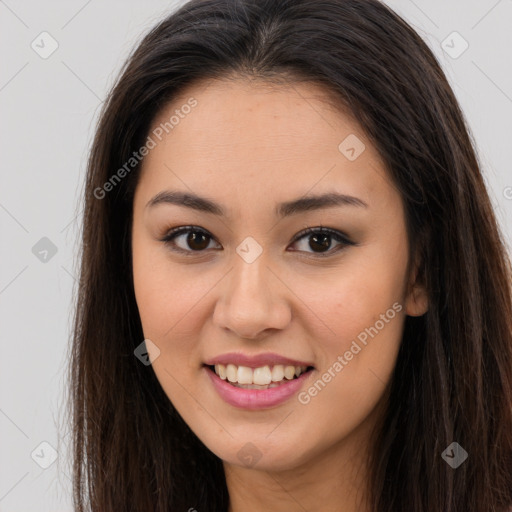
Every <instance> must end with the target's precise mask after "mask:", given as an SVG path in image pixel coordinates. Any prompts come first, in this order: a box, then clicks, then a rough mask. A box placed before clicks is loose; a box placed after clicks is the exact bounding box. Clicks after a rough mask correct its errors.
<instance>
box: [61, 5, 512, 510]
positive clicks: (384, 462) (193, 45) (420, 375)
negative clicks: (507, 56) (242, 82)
mask: <svg viewBox="0 0 512 512" xmlns="http://www.w3.org/2000/svg"><path fill="white" fill-rule="evenodd" d="M233 74H234V75H245V76H251V77H255V78H259V79H263V80H267V81H271V80H279V77H286V79H287V80H290V79H296V80H310V81H313V82H315V83H318V84H320V85H322V86H324V88H326V90H327V89H328V90H329V91H331V92H332V93H334V95H335V96H336V97H337V98H338V100H339V103H340V105H344V106H346V107H348V109H349V110H350V111H351V112H352V113H353V114H354V115H355V118H356V119H358V121H359V122H360V123H361V125H362V127H363V128H364V130H365V132H366V134H367V135H368V137H369V139H370V140H371V141H372V142H373V144H374V145H375V147H376V148H377V150H378V151H379V153H380V155H381V157H382V159H383V161H384V162H385V163H386V166H387V168H388V169H389V172H390V175H391V177H392V180H393V181H394V184H395V186H396V187H397V189H398V190H399V191H400V193H401V195H402V197H403V201H404V205H405V212H406V223H407V231H408V237H409V243H410V248H411V251H412V250H413V249H414V251H415V254H416V252H417V253H418V254H419V255H420V257H421V264H420V271H419V275H418V279H421V280H422V281H423V282H424V284H425V286H426V288H427V292H428V296H429V311H428V312H427V313H426V314H425V315H424V316H422V317H417V318H412V317H407V318H406V321H405V330H404V335H403V339H402V343H401V348H400V352H399V356H398V359H397V363H396V368H395V372H394V375H393V378H392V381H391V383H390V386H389V406H388V408H387V412H386V414H385V418H384V420H383V422H382V424H380V425H379V426H378V429H377V430H376V432H375V436H374V439H373V441H374V448H373V451H372V454H371V458H370V460H369V467H370V475H371V477H370V480H369V482H368V484H369V489H370V496H371V505H372V509H373V510H374V511H375V512H397V511H407V512H423V511H425V512H427V511H428V512H456V511H457V512H458V511H464V512H485V511H488V512H491V511H492V512H501V511H504V510H506V509H507V507H510V506H512V300H511V266H510V260H509V258H508V255H507V253H506V249H505V244H504V242H503V239H502V236H501V235H500V231H499V228H498V226H497V222H496V219H495V215H494V213H493V210H492V207H491V203H490V200H489V196H488V194H487V191H486V188H485V186H484V181H483V179H482V175H481V170H480V169H481V164H480V162H479V161H478V160H477V156H476V154H475V150H474V147H473V142H472V139H471V136H470V131H469V128H468V127H467V125H466V121H465V119H464V116H463V113H462V112H461V110H460V108H459V105H458V103H457V100H456V98H455V96H454V94H453V92H452V90H451V88H450V86H449V84H448V81H447V79H446V77H445V75H444V73H443V71H442V69H441V67H440V65H439V63H438V62H437V60H436V58H435V57H434V55H433V54H432V52H431V51H430V50H429V48H428V47H427V45H426V44H425V42H424V41H423V40H422V39H421V37H420V36H419V35H418V34H417V33H416V32H415V31H414V30H413V29H412V28H411V27H410V26H409V25H408V24H407V23H406V22H405V21H404V20H403V19H402V18H401V17H399V16H398V15H397V14H395V13H394V12H393V11H392V10H390V9H389V8H388V7H386V6H385V5H384V4H382V3H380V2H379V1H377V0H316V1H311V0H236V1H235V0H193V1H191V2H189V3H187V4H185V5H183V6H182V7H181V8H180V9H179V10H178V11H177V12H175V13H173V14H171V15H170V16H169V17H167V18H166V19H164V20H163V21H162V22H161V23H159V24H158V25H157V26H156V27H155V28H153V29H152V30H151V31H150V33H149V34H147V36H146V37H145V38H144V39H143V40H142V42H141V43H140V44H139V45H138V47H137V48H136V50H135V51H134V52H133V54H132V55H131V57H130V58H129V60H128V61H127V62H126V64H125V66H124V68H123V70H122V72H121V74H120V77H119V78H118V80H117V82H116V84H115V86H114V87H113V89H112V91H111V92H110V94H109V96H108V98H107V100H106V101H105V104H104V106H103V110H102V113H101V117H100V120H99V125H98V128H97V132H96V136H95V139H94V142H93V145H92V149H91V153H90V158H89V162H88V172H87V178H86V183H85V191H84V218H83V234H82V245H83V246H82V255H81V268H80V281H79V293H78V297H77V304H76V312H75V317H74V337H73V345H72V353H71V361H70V366H69V368H70V375H69V378H70V390H71V393H70V402H69V405H70V411H71V413H72V414H71V428H72V437H73V471H74V473H73V484H74V488H73V492H74V503H75V507H76V510H77V511H78V512H83V511H84V510H88V509H89V507H90V509H91V510H92V511H94V512H114V511H116V512H117V511H123V512H127V511H132V510H133V511H138V512H141V511H150V510H151V511H154V512H169V511H179V510H183V511H185V510H188V509H190V508H195V509H196V510H198V511H207V510H208V511H223V512H225V511H226V510H227V508H228V502H229V496H228V492H227V487H226V482H225V476H224V471H223V466H222V461H221V460H220V459H219V458H218V457H216V456H215V455H214V454H212V453H211V452H210V451H209V450H208V449H207V448H206V447H205V446H204V445H203V444H202V442H201V441H200V440H199V439H198V438H197V437H196V436H195V434H194V433H193V432H192V431H191V430H190V428H189V427H188V425H186V424H185V422H184V421H183V420H182V418H181V417H180V416H179V414H178V413H177V412H176V411H175V409H174V407H173V405H172V403H171V402H170V400H169V399H168V397H167V396H166V395H165V393H164V392H163V390H162V388H161V386H160V384H159V382H158V380H157V379H156V377H155V374H154V372H153V371H152V368H151V366H145V365H143V364H141V362H140V361H139V360H138V359H137V358H136V357H135V356H134V350H135V348H136V347H137V346H138V345H139V344H140V343H141V342H142V341H143V332H142V328H141V324H140V318H139V315H138V310H137V305H136V302H135V298H134V291H133V282H132V268H131V240H130V232H131V218H132V201H133V192H134V189H135V187H136V184H137V176H138V171H139V167H140V164H139V165H135V166H133V168H132V169H130V170H129V171H128V172H126V173H125V174H126V175H125V176H123V178H122V179H120V180H113V179H112V176H113V175H114V174H116V172H117V171H118V169H120V168H122V167H123V165H125V164H126V162H128V161H129V159H130V157H132V155H133V152H134V151H137V150H138V149H139V148H140V147H141V146H142V145H143V144H144V141H145V140H146V138H147V136H148V130H149V128H150V126H151V122H152V120H153V119H154V118H155V115H156V114H157V113H158V112H159V111H160V109H161V108H162V107H163V106H164V105H165V104H166V103H167V102H169V101H171V100H172V99H173V98H174V97H175V96H176V95H177V94H178V93H179V92H180V91H181V90H182V89H183V88H184V87H185V86H186V85H188V84H191V83H193V82H195V81H197V80H200V79H208V78H219V77H220V78H222V77H225V76H229V75H233ZM125 169H126V167H125ZM117 176H119V174H117ZM109 180H110V181H109ZM107 182H109V183H110V184H111V186H110V187H106V186H105V183H107ZM107 188H108V191H107V192H105V191H106V190H107ZM101 191H103V192H101ZM100 192H101V193H100ZM454 441H455V442H457V443H458V444H459V445H461V446H462V447H463V448H464V450H465V451H466V452H467V453H468V455H469V457H468V460H467V461H466V462H465V463H464V464H462V465H461V466H460V467H458V468H457V469H453V468H452V467H450V465H448V464H447V463H446V462H445V461H444V460H443V459H442V457H441V454H442V452H443V451H444V450H445V448H447V447H448V446H449V445H450V444H451V443H452V442H454ZM340 506H341V504H340Z"/></svg>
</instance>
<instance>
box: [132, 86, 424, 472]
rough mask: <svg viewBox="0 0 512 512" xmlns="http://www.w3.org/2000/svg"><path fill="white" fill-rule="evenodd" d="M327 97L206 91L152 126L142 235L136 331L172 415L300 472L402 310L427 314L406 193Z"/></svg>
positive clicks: (348, 427)
mask: <svg viewBox="0 0 512 512" xmlns="http://www.w3.org/2000/svg"><path fill="white" fill-rule="evenodd" d="M324 94H325V93H324V91H323V89H321V88H319V86H316V85H311V84H304V83H302V84H293V85H290V86H284V85H283V86H273V87H270V86H268V85H265V84H263V83H249V82H247V81H243V80H241V79H240V80H237V81H230V82H229V81H212V82H209V83H208V84H206V83H201V84H198V85H194V86H192V87H190V88H189V89H188V90H187V91H186V93H185V94H183V95H182V96H180V98H176V99H175V100H174V101H173V102H172V104H170V105H168V106H167V107H166V108H165V109H164V110H163V111H162V112H160V114H159V115H158V118H157V119H156V120H155V122H154V124H153V126H152V128H151V131H150V134H149V135H150V137H151V139H152V142H150V143H148V148H149V152H148V154H147V156H145V158H144V161H143V169H142V174H141V176H140V181H139V183H138V185H137V189H136V193H135V199H134V215H133V230H132V250H133V278H134V286H135V295H136V300H137V304H138V308H139V313H140V318H141V322H142V326H143V330H144V336H145V338H146V339H147V340H148V339H149V340H151V342H152V343H149V342H147V347H148V350H149V353H150V357H152V358H153V362H152V367H153V370H154V371H155V374H156V376H157V378H158V380H159V382H160V383H161V385H162V388H163V389H164V391H165V393H166V394H167V396H168V397H169V399H170V400H171V401H172V403H173V405H174V406H175V408H176V409H177V410H178V412H179V413H180V415H181V416H182V417H183V419H184V420H185V421H186V423H187V424H188V425H189V426H190V428H191V429H192V430H193V431H194V432H195V433H196V435H197V436H198V437H199V438H200V439H201V440H202V442H203V443H204V444H205V445H206V446H207V447H208V448H209V449H210V450H211V451H212V452H214V453H215V454H216V455H217V456H219V457H220V458H222V459H223V460H224V461H226V462H227V463H230V464H236V465H246V466H249V467H252V466H254V467H257V468H262V469H275V470H278V469H290V468H294V467H298V466H300V465H301V464H306V463H308V462H309V461H311V460H312V459H313V458H314V457H318V456H319V455H321V454H322V453H327V452H326V450H330V452H329V453H334V452H333V450H335V449H336V447H338V446H341V445H342V444H343V442H344V441H346V440H347V439H350V438H355V436H356V434H357V433H358V432H361V431H362V429H363V427H364V426H365V425H367V424H368V423H369V421H370V419H371V418H372V417H373V416H372V413H375V411H376V410H377V409H376V407H377V405H378V404H379V403H380V401H381V399H382V397H383V393H384V390H385V386H386V384H387V383H388V381H389V380H390V376H391V373H392V371H393V368H394V365H395V361H396V357H397V351H398V349H399V345H400V341H401V335H402V330H403V323H404V318H405V315H406V314H410V315H418V314H422V313H423V312H424V311H425V310H426V307H427V304H426V299H425V297H424V294H423V292H422V290H421V289H419V288H418V287H409V284H410V282H411V283H412V281H411V278H412V275H408V273H407V268H408V264H409V258H408V245H407V238H406V225H405V218H404V210H403V205H402V202H401V197H400V195H399V193H398V191H397V190H396V188H395V187H394V186H393V184H392V182H391V180H390V177H389V175H388V174H387V171H386V170H385V168H384V166H383V164H382V162H381V160H380V159H379V155H378V153H377V152H376V150H375V148H374V147H373V146H372V145H371V143H370V141H369V140H368V138H367V137H366V136H365V134H364V133H363V132H362V129H361V128H360V126H359V125H358V123H357V122H356V121H355V120H354V119H352V118H351V117H349V116H348V115H344V114H342V113H340V112H339V111H337V110H335V109H333V108H332V107H329V104H328V103H327V102H326V101H324V99H325V98H326V96H324ZM191 98H192V99H191ZM186 105H188V107H187V106H186ZM171 119H172V120H171ZM165 123H167V124H165ZM363 144H364V146H363ZM335 195H337V196H335ZM185 196H186V197H185ZM186 226H189V227H191V228H190V229H189V231H183V232H181V233H178V234H176V236H175V237H174V238H172V239H171V238H168V240H167V241H165V240H164V238H165V237H166V235H168V234H169V232H170V231H171V230H172V229H176V228H179V227H186ZM320 227H323V228H325V230H327V231H326V232H324V233H322V232H318V230H319V228H320ZM305 228H312V229H313V231H312V232H311V233H305V234H304V233H303V232H304V229H305ZM411 274H412V273H411ZM141 342H142V340H141ZM215 363H219V364H222V366H217V372H219V373H220V376H217V375H216V373H215V372H214V371H212V369H211V368H212V367H213V365H214V364H215ZM290 367H299V368H298V369H297V373H299V372H301V371H302V372H303V373H300V377H299V378H292V377H295V368H293V369H290ZM305 369H307V371H305V372H304V370H305ZM226 374H227V375H226ZM230 381H234V382H230ZM250 382H251V383H253V384H252V387H253V388H252V389H251V388H250V387H249V386H250V384H248V383H250ZM269 382H270V383H271V384H269Z"/></svg>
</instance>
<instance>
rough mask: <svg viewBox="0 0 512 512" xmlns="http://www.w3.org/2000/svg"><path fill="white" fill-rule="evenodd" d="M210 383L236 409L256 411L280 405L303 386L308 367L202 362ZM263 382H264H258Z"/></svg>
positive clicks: (308, 373)
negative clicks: (255, 366)
mask: <svg viewBox="0 0 512 512" xmlns="http://www.w3.org/2000/svg"><path fill="white" fill-rule="evenodd" d="M203 368H204V370H205V371H206V373H207V375H208V377H209V379H210V382H211V383H212V385H213V387H214V388H215V390H216V391H217V393H218V394H219V396H220V397H221V398H222V399H223V400H224V401H225V402H226V403H228V404H229V405H232V406H234V407H237V408H240V409H248V410H260V409H267V408H270V407H276V406H278V405H281V404H283V403H284V402H286V401H287V400H288V399H290V398H291V397H292V396H293V395H295V394H297V393H298V392H299V391H300V390H301V388H302V387H303V385H304V383H305V381H306V380H307V379H308V378H309V377H310V376H311V374H312V373H313V370H314V368H313V367H312V366H297V367H295V366H291V365H289V366H285V365H275V366H272V367H271V366H262V367H258V368H249V367H246V366H236V365H234V364H227V365H220V364H219V365H204V366H203ZM259 382H264V383H265V384H258V383H259Z"/></svg>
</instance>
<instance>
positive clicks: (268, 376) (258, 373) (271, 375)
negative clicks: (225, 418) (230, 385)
mask: <svg viewBox="0 0 512 512" xmlns="http://www.w3.org/2000/svg"><path fill="white" fill-rule="evenodd" d="M306 369H307V366H284V365H282V364H277V365H275V366H272V367H270V366H261V367H259V368H249V367H248V366H236V365H234V364H228V365H223V364H216V365H215V373H216V374H217V375H218V376H219V377H220V378H221V379H223V380H226V379H227V380H228V381H229V382H237V383H238V384H258V385H260V386H264V385H266V384H270V383H271V382H280V381H282V380H283V379H284V378H286V379H288V380H291V379H293V378H294V377H298V376H299V375H300V374H301V373H303V372H305V371H306Z"/></svg>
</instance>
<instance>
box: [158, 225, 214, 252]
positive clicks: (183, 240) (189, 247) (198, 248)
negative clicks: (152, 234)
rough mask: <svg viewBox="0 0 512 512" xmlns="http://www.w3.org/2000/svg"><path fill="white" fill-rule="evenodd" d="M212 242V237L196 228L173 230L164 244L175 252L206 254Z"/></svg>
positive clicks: (188, 227)
mask: <svg viewBox="0 0 512 512" xmlns="http://www.w3.org/2000/svg"><path fill="white" fill-rule="evenodd" d="M211 241H213V237H212V236H211V235H209V234H208V233H207V232H206V231H204V230H202V229H199V228H196V227H194V226H186V227H180V228H176V229H173V230H171V231H170V232H169V233H167V234H166V235H165V237H164V238H163V239H162V242H165V243H166V244H169V245H171V248H172V249H173V250H175V251H178V252H183V253H192V252H204V251H205V249H207V248H208V246H209V244H210V242H211Z"/></svg>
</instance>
